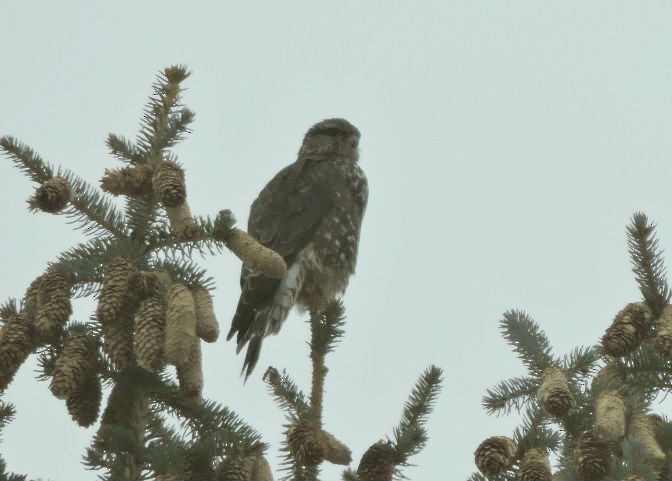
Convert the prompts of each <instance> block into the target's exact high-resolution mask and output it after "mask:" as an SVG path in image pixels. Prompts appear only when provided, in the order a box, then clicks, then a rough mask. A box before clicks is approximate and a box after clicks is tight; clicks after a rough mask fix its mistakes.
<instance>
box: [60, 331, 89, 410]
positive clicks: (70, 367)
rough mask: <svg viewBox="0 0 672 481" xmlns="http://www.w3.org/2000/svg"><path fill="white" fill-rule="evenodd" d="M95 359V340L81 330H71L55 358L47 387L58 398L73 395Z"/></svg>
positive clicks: (82, 382)
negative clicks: (61, 349)
mask: <svg viewBox="0 0 672 481" xmlns="http://www.w3.org/2000/svg"><path fill="white" fill-rule="evenodd" d="M95 361H96V344H95V340H94V339H93V338H91V337H90V336H88V335H87V334H86V332H83V331H73V332H70V334H69V335H68V339H67V341H66V343H65V347H64V348H63V352H62V353H61V355H60V356H59V357H58V359H56V366H55V368H54V372H53V373H52V378H51V384H50V386H49V389H50V390H51V393H52V394H53V395H54V396H56V397H57V398H58V399H67V398H69V397H71V396H73V395H74V393H75V392H76V391H78V390H79V389H80V388H81V386H82V385H83V384H84V381H85V380H86V377H87V376H88V375H89V373H90V371H91V370H92V369H93V368H94V366H95Z"/></svg>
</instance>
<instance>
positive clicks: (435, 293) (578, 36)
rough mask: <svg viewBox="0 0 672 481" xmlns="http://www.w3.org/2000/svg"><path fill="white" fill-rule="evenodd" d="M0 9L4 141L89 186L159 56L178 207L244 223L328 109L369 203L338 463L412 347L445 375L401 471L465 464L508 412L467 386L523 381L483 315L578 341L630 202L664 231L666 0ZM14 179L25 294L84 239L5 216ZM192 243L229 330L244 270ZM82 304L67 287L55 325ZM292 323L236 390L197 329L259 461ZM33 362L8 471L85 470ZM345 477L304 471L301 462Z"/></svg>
mask: <svg viewBox="0 0 672 481" xmlns="http://www.w3.org/2000/svg"><path fill="white" fill-rule="evenodd" d="M0 11H1V12H2V19H1V20H0V53H1V58H2V67H1V69H2V74H1V77H0V78H1V80H0V86H1V87H2V88H0V135H7V134H10V135H13V136H16V137H18V138H19V139H20V140H21V141H23V142H25V143H27V144H28V145H30V146H31V147H32V148H33V149H35V150H36V151H37V152H38V153H39V154H40V155H42V156H43V158H44V159H45V160H46V161H48V162H50V163H52V164H56V165H62V166H64V167H67V168H69V169H71V170H73V171H75V172H77V173H78V174H79V175H80V176H82V177H83V178H85V179H87V180H88V181H90V182H92V183H93V184H97V182H98V179H99V178H100V177H101V176H102V174H103V171H104V169H105V168H114V167H119V166H121V164H120V162H118V161H116V160H115V159H114V158H113V157H112V156H111V155H109V154H108V152H107V149H106V147H105V144H104V141H105V138H106V136H107V134H108V133H110V132H113V133H116V134H121V135H124V136H126V137H128V138H131V139H133V138H135V134H136V132H137V129H138V125H139V119H140V116H141V113H142V108H143V106H144V105H145V103H146V101H147V97H148V95H149V94H150V93H151V84H152V82H154V79H155V75H156V73H157V72H158V71H160V70H162V69H163V68H165V67H166V66H169V65H172V64H178V63H184V64H187V65H188V66H189V68H190V69H191V70H192V71H193V74H192V76H191V77H190V78H189V79H188V80H187V81H186V82H185V84H184V85H185V87H186V88H187V89H188V90H187V91H186V92H185V93H184V97H183V99H184V102H185V104H186V105H187V106H188V107H189V108H191V109H192V110H194V111H195V112H196V120H195V122H194V123H193V124H192V127H193V134H191V135H189V136H188V138H187V139H186V140H185V141H184V142H183V143H181V144H180V145H179V146H178V147H177V148H176V149H175V153H176V154H177V155H178V157H179V160H180V161H181V162H182V163H183V164H184V166H185V168H186V173H187V177H186V181H187V189H188V200H189V203H190V206H191V209H192V212H193V213H194V214H196V215H210V216H214V215H215V214H216V213H217V212H218V211H219V210H220V209H225V208H228V209H231V210H232V211H233V212H234V213H235V214H236V216H237V218H238V220H239V222H240V225H242V226H245V225H246V223H247V215H248V210H249V206H250V204H251V202H252V201H253V200H254V198H255V197H256V195H257V194H258V192H259V191H260V190H261V188H262V187H263V186H264V185H265V183H266V182H267V181H268V180H269V179H270V178H271V177H272V176H273V175H274V174H275V173H276V172H277V171H278V170H280V169H281V168H282V167H284V166H285V165H287V164H289V163H291V162H293V161H294V159H295V155H296V152H297V150H298V147H299V145H300V142H301V139H302V136H303V134H304V133H305V131H306V130H307V129H308V128H309V127H310V126H311V125H312V124H313V123H315V122H316V121H318V120H320V119H323V118H327V117H335V116H339V117H345V118H347V119H348V120H350V121H351V122H352V123H354V124H355V125H356V126H357V127H358V128H359V129H360V131H361V132H362V140H361V143H360V145H361V157H360V158H361V160H360V162H361V165H362V167H363V169H364V171H365V172H366V174H367V176H368V178H369V188H370V197H369V206H368V210H367V212H366V217H365V219H364V226H363V229H362V239H361V246H360V252H359V262H358V270H357V274H356V275H355V277H354V278H353V279H352V280H351V282H350V286H349V288H348V291H347V293H346V296H345V305H346V309H347V316H348V317H347V325H346V336H345V338H344V340H343V342H342V343H341V345H340V346H339V347H338V348H337V349H336V351H335V352H334V353H333V354H330V355H329V357H328V359H327V364H328V366H329V368H330V372H329V376H328V378H327V384H326V394H325V414H324V419H325V427H326V429H327V430H329V431H330V432H332V433H333V434H334V435H335V436H336V437H338V438H339V439H341V440H342V441H344V442H345V443H346V444H348V446H349V447H350V448H351V449H352V452H353V467H355V468H356V466H357V463H358V462H359V459H360V457H361V455H362V454H363V452H364V451H365V450H366V448H367V447H368V446H369V445H371V444H372V443H373V442H375V441H377V440H379V439H380V438H383V437H385V436H387V435H392V428H393V426H395V424H396V423H397V422H398V421H399V416H400V413H401V409H402V406H403V403H404V402H405V401H406V399H407V397H408V394H409V393H410V391H411V389H412V387H413V385H414V383H415V382H416V380H417V378H418V376H419V375H420V373H421V372H422V371H423V370H424V369H425V368H426V367H427V366H428V365H429V364H432V363H433V364H436V365H438V366H440V367H441V368H443V369H444V372H445V374H444V378H445V382H444V387H443V391H442V393H441V395H440V397H439V398H438V401H437V403H436V406H435V410H434V412H433V414H432V415H431V417H430V420H429V424H428V429H429V443H428V444H427V447H426V448H425V449H424V450H423V451H422V452H421V453H420V454H419V455H417V456H415V457H414V458H412V459H411V460H410V462H412V463H414V464H416V465H417V466H416V467H412V468H409V469H407V470H406V471H405V474H406V475H407V476H408V477H409V478H411V479H413V480H421V479H446V477H450V478H453V479H461V478H465V477H467V476H468V475H469V473H471V472H472V471H473V470H474V469H475V467H474V464H473V452H474V450H475V448H476V447H477V445H478V444H479V443H480V442H481V441H482V440H483V439H485V438H486V437H489V436H492V435H509V434H511V432H512V429H513V428H514V427H515V426H516V424H517V420H518V418H517V416H516V415H511V416H509V417H503V418H495V417H489V416H487V415H486V413H485V411H484V410H483V409H482V408H481V405H480V402H481V397H482V395H483V394H484V393H485V390H486V389H487V388H489V387H492V386H493V385H495V384H496V383H497V382H499V381H500V380H502V379H505V378H508V377H513V376H518V375H522V374H523V373H524V371H523V368H522V365H521V364H520V362H519V361H518V360H517V359H516V358H515V356H514V355H513V354H512V352H511V351H510V349H509V348H508V347H507V345H506V344H505V342H504V341H503V339H502V338H501V336H500V333H499V330H498V321H499V320H500V319H501V315H502V313H503V312H504V311H506V310H508V309H512V308H518V309H524V310H525V311H526V312H528V313H529V314H530V315H531V316H532V317H533V318H534V319H536V320H537V321H538V322H539V323H540V324H541V326H542V327H543V329H544V330H545V332H546V333H547V335H548V336H549V338H550V340H551V342H552V344H553V345H554V347H555V349H556V353H557V354H559V355H562V354H565V353H566V352H568V351H569V350H571V349H572V348H573V347H575V346H578V345H589V344H592V343H594V342H596V341H597V340H598V339H599V337H600V336H601V335H602V333H603V331H604V330H605V329H606V327H607V326H608V325H609V323H610V322H611V319H612V318H613V316H614V314H616V312H618V311H619V310H620V309H621V308H622V307H623V306H625V304H626V303H628V302H631V301H636V300H638V299H639V298H640V295H639V292H638V290H637V287H636V284H635V282H634V279H633V275H632V273H631V266H630V263H629V259H628V255H627V246H626V236H625V226H626V224H627V223H628V221H629V219H630V217H631V215H632V214H633V213H634V212H636V211H643V212H645V213H646V214H648V215H649V216H650V218H652V219H653V220H654V221H656V222H657V223H658V225H659V227H658V230H657V232H658V235H659V237H660V239H661V245H662V247H663V248H664V247H666V246H670V245H672V211H671V210H670V200H671V199H672V193H671V192H670V190H671V189H670V186H671V185H672V163H671V162H670V159H672V135H670V129H671V128H672V109H671V108H670V107H671V105H670V99H671V97H672V94H671V92H672V90H671V88H672V87H671V86H672V62H671V60H670V53H669V46H670V45H672V30H670V28H669V25H670V22H671V21H672V4H670V3H669V2H660V1H659V2H655V1H650V2H619V1H614V0H610V1H595V2H578V1H576V2H532V1H527V2H520V1H508V2H480V1H470V2H448V1H445V0H442V1H436V2H431V1H424V2H396V1H382V0H370V1H366V2H360V1H347V0H346V1H341V2H338V3H334V2H326V1H319V0H318V1H316V0H311V1H285V2H279V1H276V2H270V1H269V2H256V1H253V2H214V1H211V2H193V3H191V4H187V3H185V2H175V1H162V2H130V1H119V2H107V3H105V4H103V3H102V2H89V3H84V2H75V1H61V2H47V1H44V2H37V1H33V2H19V1H6V0H3V1H0ZM34 188H35V185H33V184H32V183H31V182H30V181H29V180H28V179H27V178H26V177H25V176H23V174H21V173H20V172H19V171H18V170H17V169H15V168H13V166H12V165H11V162H10V161H9V160H6V159H5V160H4V161H3V162H0V202H1V203H2V208H1V209H0V224H1V225H2V226H3V235H2V244H1V245H2V249H3V252H4V256H3V259H2V269H0V296H1V297H2V298H7V297H21V296H22V295H23V293H24V291H25V289H26V287H27V286H28V284H29V283H30V282H31V281H32V280H33V279H34V278H35V277H36V276H38V275H39V274H40V273H41V272H42V271H43V270H44V268H45V266H46V265H47V262H49V261H50V260H53V259H54V258H55V257H56V255H57V254H58V253H60V252H61V251H63V250H65V249H67V248H69V247H70V246H72V245H73V244H74V243H77V242H80V241H81V240H83V234H82V233H81V232H80V231H76V230H73V229H72V226H70V225H67V224H66V223H65V219H64V218H62V217H59V216H50V215H47V214H36V215H31V214H29V213H28V212H27V210H26V203H25V200H26V199H27V198H28V197H30V195H31V194H32V193H33V191H34ZM197 260H198V262H199V263H200V264H201V265H202V266H205V267H207V268H208V269H209V272H210V274H211V275H212V276H213V277H214V278H215V280H216V285H217V290H216V291H215V293H214V303H215V309H216V313H217V316H218V318H219V322H220V326H221V329H222V331H224V333H226V331H227V330H228V327H229V323H230V319H231V317H232V315H233V313H234V311H235V307H236V303H237V300H238V295H239V286H238V274H239V269H240V262H239V261H238V259H236V258H235V257H234V256H233V255H231V254H230V253H228V252H225V253H223V254H221V255H218V256H214V257H208V258H206V259H197ZM665 260H666V261H667V265H672V259H671V258H670V255H669V254H666V255H665ZM93 309H95V304H94V302H93V301H92V300H83V301H77V302H76V304H75V315H74V316H73V318H75V319H81V320H84V319H87V318H88V315H89V313H90V312H91V311H92V310H93ZM308 333H309V331H308V325H307V323H306V322H305V317H303V318H302V317H300V316H299V314H298V313H294V314H293V315H292V316H291V317H290V319H288V321H287V322H286V323H285V325H284V327H283V329H282V332H281V333H280V335H278V336H277V337H275V338H272V339H270V340H268V341H267V342H265V344H264V348H263V350H262V354H261V359H260V361H259V365H258V366H257V369H256V371H255V373H254V376H253V377H252V378H251V379H250V380H249V381H248V383H247V385H245V386H244V385H243V382H242V379H241V378H240V377H239V372H240V368H241V365H242V361H243V359H242V356H236V355H235V345H234V344H233V343H232V342H231V343H229V342H226V341H225V340H224V338H223V336H222V338H220V340H219V341H218V342H217V343H215V344H206V345H204V361H203V362H204V373H205V389H204V396H205V397H207V398H210V399H214V400H217V401H219V402H221V403H223V404H225V405H228V406H229V407H231V408H232V409H233V410H235V411H236V412H237V413H238V414H240V416H242V418H243V419H245V420H246V421H247V422H249V423H250V424H251V425H252V426H253V427H255V428H256V429H257V430H259V431H260V432H261V433H262V434H263V436H264V439H265V441H267V442H269V443H271V445H272V446H273V447H272V449H271V451H270V452H269V455H268V459H269V461H270V462H271V465H272V466H273V468H274V473H275V475H276V477H279V473H278V471H277V469H276V468H277V465H278V462H279V459H280V458H279V455H278V451H277V448H278V446H279V439H280V434H281V432H282V430H283V428H282V424H283V422H284V415H283V412H282V411H281V410H280V408H278V407H277V405H276V404H275V403H274V401H273V400H272V398H271V397H270V395H269V394H268V392H267V390H266V388H265V384H264V383H263V382H262V380H261V376H262V374H263V372H264V370H265V368H266V367H267V366H268V365H273V366H275V367H277V368H279V369H282V368H286V369H287V370H288V372H289V373H290V374H291V375H292V376H293V377H294V379H295V380H296V382H297V383H298V384H299V386H301V387H302V388H303V389H304V390H308V389H309V382H310V371H309V367H310V365H309V359H308V348H307V346H306V344H305V341H306V340H307V339H308ZM34 369H35V363H34V360H33V358H31V359H30V361H28V362H27V363H26V364H24V366H23V367H22V368H21V370H20V371H19V373H18V375H17V376H16V378H15V380H14V382H13V384H12V385H11V386H10V387H9V389H8V390H7V391H6V394H5V396H4V397H3V399H4V400H6V401H10V402H13V403H14V404H15V405H16V407H17V410H18V412H17V416H16V419H15V420H14V421H13V422H12V423H11V424H9V425H8V427H7V428H6V429H5V431H4V436H3V444H2V446H1V447H0V449H1V450H2V451H1V452H2V454H3V455H4V456H5V458H6V460H7V462H8V467H9V469H10V470H12V471H15V472H18V473H26V474H28V475H29V477H42V478H49V479H51V480H54V481H61V480H65V479H74V480H87V479H92V478H94V474H93V473H91V472H87V471H85V470H84V468H83V467H82V465H81V456H82V454H83V453H84V449H85V447H86V446H88V444H89V442H90V440H91V437H92V436H93V434H94V433H95V429H96V427H93V428H91V429H82V428H78V427H77V426H76V425H75V424H74V423H73V422H72V421H71V420H70V418H69V416H68V414H67V411H66V409H65V403H64V402H63V401H59V400H57V399H56V398H54V397H53V396H52V395H51V394H50V392H49V390H48V384H47V383H40V382H38V381H37V380H35V376H34V372H33V371H34ZM667 414H668V415H669V414H670V413H669V412H668V413H667ZM341 470H342V468H341V467H334V466H328V465H325V468H324V470H323V479H339V478H340V472H341Z"/></svg>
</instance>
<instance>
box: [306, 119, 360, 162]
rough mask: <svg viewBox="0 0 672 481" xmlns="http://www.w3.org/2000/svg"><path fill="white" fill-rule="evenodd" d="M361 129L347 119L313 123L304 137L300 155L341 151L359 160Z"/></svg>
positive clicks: (340, 152)
mask: <svg viewBox="0 0 672 481" xmlns="http://www.w3.org/2000/svg"><path fill="white" fill-rule="evenodd" d="M359 137H360V135H359V130H357V127H355V126H354V125H352V124H351V123H350V122H348V121H347V120H345V119H326V120H321V121H320V122H318V123H316V124H315V125H313V126H312V127H311V128H310V129H309V130H308V132H306V135H305V136H304V137H303V144H301V149H300V150H299V155H305V154H316V153H339V154H343V155H346V156H348V157H352V158H353V159H354V160H357V159H358V157H359V150H358V147H359Z"/></svg>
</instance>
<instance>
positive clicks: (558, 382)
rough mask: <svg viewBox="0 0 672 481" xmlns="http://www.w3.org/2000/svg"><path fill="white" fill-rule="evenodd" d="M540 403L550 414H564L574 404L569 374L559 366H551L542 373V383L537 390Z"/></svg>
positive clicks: (558, 415) (557, 415)
mask: <svg viewBox="0 0 672 481" xmlns="http://www.w3.org/2000/svg"><path fill="white" fill-rule="evenodd" d="M537 399H539V403H540V404H541V405H542V406H543V407H544V409H546V411H548V412H549V413H550V414H552V415H553V416H556V417H560V416H564V415H565V414H567V411H569V408H570V407H572V405H573V404H574V397H573V396H572V393H571V392H570V390H569V384H568V383H567V376H565V373H564V372H563V370H562V369H561V368H560V367H558V366H549V367H548V368H546V370H545V371H544V373H543V374H542V375H541V383H540V385H539V389H538V390H537Z"/></svg>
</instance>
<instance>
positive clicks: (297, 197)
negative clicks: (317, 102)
mask: <svg viewBox="0 0 672 481" xmlns="http://www.w3.org/2000/svg"><path fill="white" fill-rule="evenodd" d="M359 136H360V135H359V130H357V128H356V127H355V126H354V125H352V124H351V123H350V122H348V121H347V120H344V119H327V120H322V121H321V122H318V123H317V124H315V125H313V126H312V127H311V128H310V129H309V130H308V132H306V135H305V136H304V138H303V143H302V145H301V148H300V149H299V153H298V157H297V159H296V161H295V162H294V163H293V164H290V165H288V166H287V167H285V168H284V169H282V170H281V171H280V172H278V173H277V174H276V176H275V177H273V179H272V180H271V181H270V182H269V183H268V184H266V187H264V188H263V190H262V191H261V192H260V193H259V196H258V197H257V199H256V200H255V201H254V202H253V203H252V209H251V211H250V218H249V222H248V228H247V230H248V233H249V234H250V235H251V236H253V237H254V238H255V239H257V240H258V241H259V242H260V243H261V244H263V245H265V246H267V247H269V248H271V249H273V250H274V251H275V252H277V253H278V254H280V255H281V256H282V257H283V258H284V260H285V262H286V263H287V274H286V275H285V276H284V277H283V278H282V279H273V278H270V277H266V276H264V275H263V274H261V273H259V272H255V271H253V270H251V269H249V268H247V267H245V266H243V270H242V273H241V276H240V284H241V289H242V293H241V295H240V300H239V301H238V307H237V309H236V313H235V315H234V317H233V321H232V322H231V330H230V331H229V334H228V336H227V340H229V339H231V338H232V337H233V336H234V334H237V336H236V339H237V342H238V348H237V352H240V351H241V350H242V349H243V347H245V345H248V347H247V353H246V355H245V362H244V364H243V372H244V373H245V379H247V377H248V376H249V375H250V374H251V373H252V370H253V369H254V366H255V365H256V363H257V361H258V360H259V352H260V350H261V344H262V342H263V340H264V338H265V337H266V336H268V335H270V334H277V333H278V332H279V331H280V328H281V327H282V324H283V322H284V321H285V319H286V318H287V315H288V314H289V311H290V310H291V309H292V307H293V306H294V305H295V304H298V305H299V306H301V307H304V308H308V309H320V308H321V307H322V306H324V305H326V304H327V302H329V301H330V300H332V299H333V298H334V297H335V296H336V295H338V294H340V293H342V292H344V291H345V288H346V287H347V285H348V280H349V278H350V276H351V275H352V274H353V273H354V272H355V264H356V263H357V247H358V245H359V233H360V229H361V227H362V218H363V217H364V211H365V209H366V202H367V199H368V185H367V182H366V177H365V176H364V172H362V169H360V167H359V164H358V160H359V150H358V145H359Z"/></svg>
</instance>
